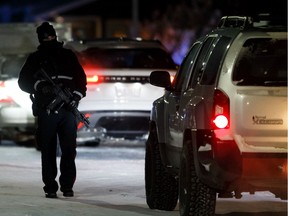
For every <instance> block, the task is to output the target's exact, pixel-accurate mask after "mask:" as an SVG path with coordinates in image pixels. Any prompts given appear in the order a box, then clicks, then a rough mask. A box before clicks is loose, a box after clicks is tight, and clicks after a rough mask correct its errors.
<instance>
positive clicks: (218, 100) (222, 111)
mask: <svg viewBox="0 0 288 216" xmlns="http://www.w3.org/2000/svg"><path fill="white" fill-rule="evenodd" d="M229 117H230V101H229V98H228V96H227V95H226V94H224V93H223V92H222V91H220V90H218V89H216V90H215V93H214V103H213V112H212V127H213V128H214V129H224V128H225V129H227V128H229V126H230V125H229V124H230V122H229V121H230V119H229Z"/></svg>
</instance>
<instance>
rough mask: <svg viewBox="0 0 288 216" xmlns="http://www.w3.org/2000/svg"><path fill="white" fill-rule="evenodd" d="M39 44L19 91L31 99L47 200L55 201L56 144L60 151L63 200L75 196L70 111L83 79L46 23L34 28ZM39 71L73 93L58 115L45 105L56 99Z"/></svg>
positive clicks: (74, 131) (82, 92) (74, 128)
mask: <svg viewBox="0 0 288 216" xmlns="http://www.w3.org/2000/svg"><path fill="white" fill-rule="evenodd" d="M37 35H38V39H39V42H40V45H39V46H38V48H37V50H36V51H35V52H33V53H31V54H30V55H29V56H28V58H27V60H26V62H25V64H24V65H23V67H22V69H21V71H20V74H19V79H18V84H19V87H20V88H21V90H23V91H25V92H27V93H29V94H30V96H32V97H33V98H34V99H33V100H34V102H33V114H34V115H35V116H37V124H38V128H37V133H36V141H37V143H38V145H39V146H40V147H41V161H42V180H43V183H44V187H43V189H44V192H45V196H46V197H47V198H57V191H58V189H59V186H58V183H57V181H56V176H57V160H56V151H57V150H56V149H57V140H59V144H60V148H61V152H62V154H61V160H60V172H61V174H60V178H59V184H60V191H62V192H63V196H65V197H72V196H74V191H73V185H74V182H75V179H76V166H75V157H76V134H77V125H76V117H75V116H74V115H73V113H72V112H71V110H72V109H73V108H75V106H77V105H78V103H79V101H80V100H81V98H83V97H85V95H86V84H87V83H86V75H85V73H84V71H83V68H82V67H81V65H80V64H79V62H78V59H77V57H76V55H75V54H74V53H73V52H72V51H71V50H69V49H66V48H64V47H63V43H62V42H59V41H58V40H57V36H56V32H55V29H54V27H53V26H52V25H50V24H49V23H48V22H43V23H42V24H41V25H40V26H38V27H37ZM41 68H42V69H43V70H44V71H45V72H46V73H47V74H48V75H49V77H50V78H51V79H52V80H53V81H54V82H55V83H56V84H57V85H59V86H61V87H62V88H68V89H69V90H70V91H71V93H73V98H72V99H71V103H70V104H67V105H64V106H62V107H61V108H60V109H59V110H57V112H56V111H55V110H49V112H47V110H46V107H47V105H48V104H49V103H50V102H51V100H53V98H55V93H54V91H53V86H52V85H51V84H50V83H49V82H47V81H46V80H45V79H44V78H43V76H41V73H40V71H41Z"/></svg>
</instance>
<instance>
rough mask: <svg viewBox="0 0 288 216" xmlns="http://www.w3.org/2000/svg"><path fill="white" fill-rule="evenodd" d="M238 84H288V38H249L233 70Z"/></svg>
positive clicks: (235, 81)
mask: <svg viewBox="0 0 288 216" xmlns="http://www.w3.org/2000/svg"><path fill="white" fill-rule="evenodd" d="M232 79H233V81H234V83H235V84H236V85H244V86H245V85H246V86H248V85H253V86H286V85H287V40H276V39H271V38H264V39H263V38H258V39H249V40H247V41H246V42H245V44H244V45H243V47H242V50H241V51H240V55H239V57H238V59H237V61H236V64H235V68H234V71H233V78H232Z"/></svg>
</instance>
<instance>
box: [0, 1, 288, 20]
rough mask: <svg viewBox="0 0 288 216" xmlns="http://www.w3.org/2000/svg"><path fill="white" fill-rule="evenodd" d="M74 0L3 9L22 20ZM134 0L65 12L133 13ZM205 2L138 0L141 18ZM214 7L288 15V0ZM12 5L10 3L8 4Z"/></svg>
mask: <svg viewBox="0 0 288 216" xmlns="http://www.w3.org/2000/svg"><path fill="white" fill-rule="evenodd" d="M71 2H73V1H71V0H38V1H36V0H21V1H19V0H0V9H1V7H2V8H3V6H4V5H6V6H8V7H10V10H11V11H10V13H12V19H14V20H12V21H21V16H23V15H22V14H23V13H30V14H37V13H38V14H39V13H43V12H44V11H48V10H49V9H51V6H52V8H57V7H59V6H62V5H63V4H64V5H65V4H67V3H71ZM76 2H79V1H76ZM131 2H132V0H96V1H94V2H92V3H90V4H89V5H86V6H82V7H79V8H77V9H73V10H70V11H69V12H65V13H64V14H66V15H97V16H101V17H104V18H108V17H109V18H119V17H125V18H129V17H131V13H132V12H131ZM191 2H193V4H197V5H198V6H201V5H203V2H205V0H193V1H192V0H139V17H140V19H144V18H149V17H151V16H152V12H153V11H154V9H158V10H160V11H165V9H166V8H167V7H168V5H175V4H179V3H183V4H184V3H185V4H187V5H189V6H191V5H192V3H191ZM213 2H214V3H213V6H214V8H218V9H220V10H221V12H222V14H223V15H250V14H255V13H259V12H261V13H263V12H265V13H267V12H269V13H273V14H276V15H277V16H282V17H285V18H287V0H276V1H274V0H214V1H213ZM9 5H10V6H9Z"/></svg>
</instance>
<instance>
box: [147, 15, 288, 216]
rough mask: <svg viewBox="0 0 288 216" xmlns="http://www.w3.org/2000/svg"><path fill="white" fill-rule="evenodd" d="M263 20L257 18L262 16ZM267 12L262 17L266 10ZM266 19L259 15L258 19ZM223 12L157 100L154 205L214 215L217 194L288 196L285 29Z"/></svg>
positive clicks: (150, 169) (150, 191) (159, 80)
mask: <svg viewBox="0 0 288 216" xmlns="http://www.w3.org/2000/svg"><path fill="white" fill-rule="evenodd" d="M258 18H259V17H258ZM260 18H261V17H260ZM260 18H259V19H260ZM253 20H255V19H253V18H252V17H238V16H231V17H223V18H222V20H221V22H220V24H219V26H218V27H217V28H216V29H215V30H213V31H212V32H210V33H208V34H207V35H206V36H204V37H202V38H200V39H198V40H197V41H196V42H195V43H194V44H193V46H192V47H191V49H190V51H189V53H188V54H187V56H186V57H185V59H184V61H183V63H182V64H181V66H180V69H179V71H178V73H177V74H176V77H175V80H174V82H173V84H172V85H171V83H170V79H169V73H168V72H165V71H156V72H152V73H151V75H150V83H151V84H153V85H155V86H158V87H164V88H165V94H164V95H163V96H161V97H160V98H158V99H157V100H155V101H154V103H153V108H152V113H151V119H150V128H149V138H148V141H147V143H146V157H145V188H146V201H147V204H148V206H149V207H150V208H151V209H161V210H168V211H171V210H173V209H174V208H175V206H176V204H177V201H178V198H179V210H180V215H182V216H184V215H214V214H215V203H216V195H217V194H218V196H219V197H235V198H241V196H242V195H241V193H242V192H249V193H252V194H253V193H254V192H256V191H270V192H272V193H274V194H275V195H276V197H279V198H281V199H287V129H288V116H287V26H279V25H278V26H273V25H271V22H269V20H261V19H260V21H261V22H256V21H255V22H254V21H253Z"/></svg>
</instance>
